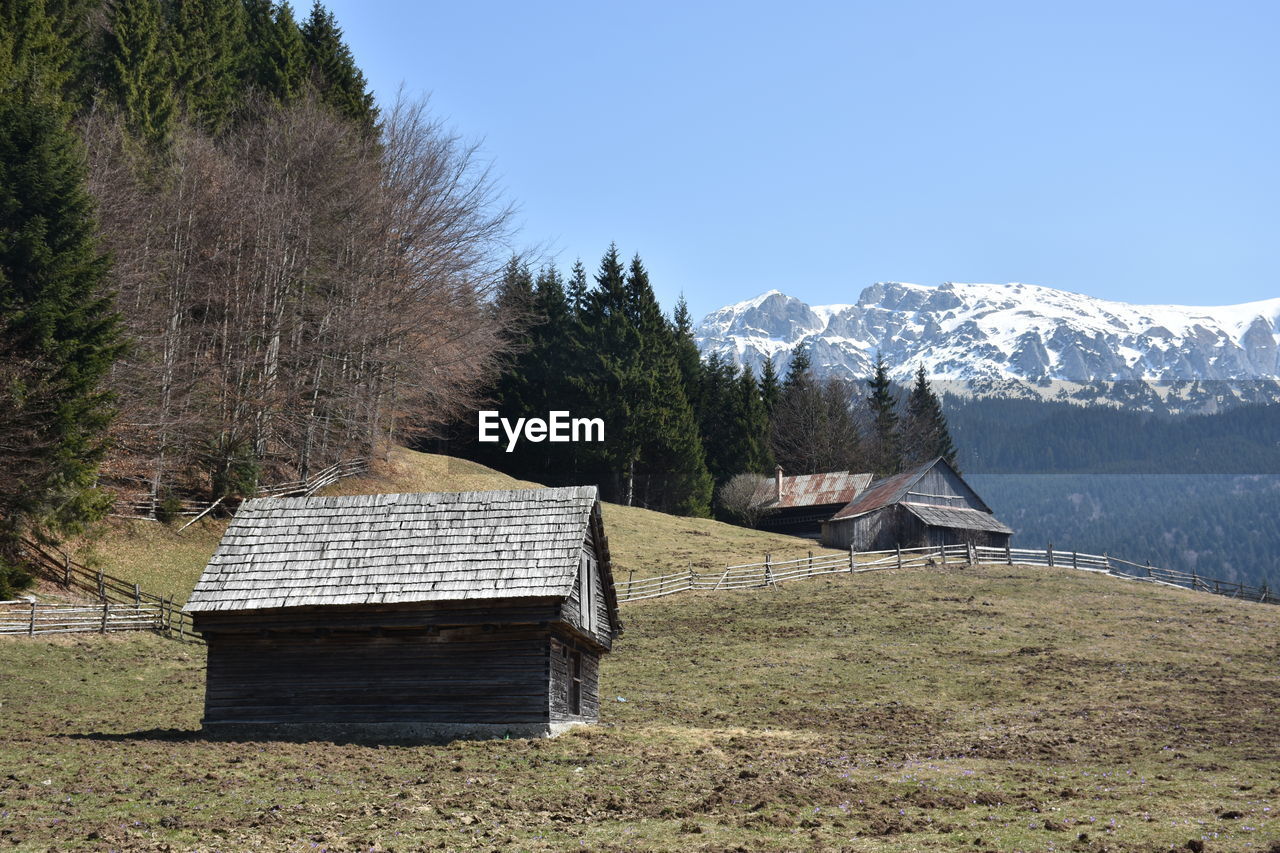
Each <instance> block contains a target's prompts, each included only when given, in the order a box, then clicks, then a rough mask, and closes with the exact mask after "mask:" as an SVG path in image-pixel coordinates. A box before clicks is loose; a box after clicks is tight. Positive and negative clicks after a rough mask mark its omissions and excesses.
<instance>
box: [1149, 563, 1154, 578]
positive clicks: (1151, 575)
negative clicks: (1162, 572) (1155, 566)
mask: <svg viewBox="0 0 1280 853" xmlns="http://www.w3.org/2000/svg"><path fill="white" fill-rule="evenodd" d="M1147 577H1149V578H1151V577H1155V575H1153V574H1152V573H1151V561H1150V560H1147Z"/></svg>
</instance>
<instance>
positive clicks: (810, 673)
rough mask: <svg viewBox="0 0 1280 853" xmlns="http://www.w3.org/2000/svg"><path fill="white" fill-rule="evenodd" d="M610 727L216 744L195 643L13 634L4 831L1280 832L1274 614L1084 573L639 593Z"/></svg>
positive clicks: (176, 845)
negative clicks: (534, 735) (490, 736)
mask: <svg viewBox="0 0 1280 853" xmlns="http://www.w3.org/2000/svg"><path fill="white" fill-rule="evenodd" d="M622 616H623V620H624V622H625V624H626V633H625V635H624V636H623V637H622V638H621V640H620V641H619V642H618V644H617V647H616V649H617V650H616V651H615V653H614V654H613V655H611V656H610V657H609V658H608V659H607V660H606V662H605V666H604V670H603V685H602V687H603V696H604V697H605V699H606V701H605V703H604V710H603V714H602V723H601V725H599V726H596V727H591V728H588V729H584V730H579V731H577V732H574V733H571V734H569V735H565V736H562V737H560V738H557V739H553V740H545V741H522V740H514V741H488V742H477V743H454V744H450V745H444V746H424V745H382V746H371V745H360V744H350V743H327V742H326V743H265V742H264V743H259V742H215V741H209V740H205V739H203V738H202V737H201V736H200V734H199V731H198V721H199V717H200V703H201V690H202V682H203V671H202V663H203V661H202V657H203V656H202V650H201V647H200V646H198V645H183V644H180V643H177V642H174V641H170V640H162V639H160V638H158V637H152V636H132V637H127V636H107V637H96V636H93V637H86V638H83V639H62V640H36V641H30V640H27V639H22V638H11V639H5V640H3V641H0V685H2V687H0V698H2V699H3V707H2V708H0V767H2V768H4V772H3V773H0V849H20V850H23V849H31V850H46V849H55V850H77V849H83V850H110V849H115V850H243V849H255V850H256V849H262V850H319V849H328V850H369V849H373V850H400V851H412V850H421V849H441V850H464V849H478V850H551V849H588V850H673V851H674V850H679V851H690V850H707V851H713V850H714V851H719V850H726V851H727V850H747V851H772V850H890V851H898V850H902V851H906V850H954V849H965V850H998V851H1010V850H1028V851H1029V850H1064V851H1067V850H1070V851H1102V850H1111V851H1154V850H1169V849H1195V848H1194V845H1193V847H1192V848H1188V847H1186V845H1187V844H1188V843H1189V842H1195V843H1197V844H1202V845H1203V849H1205V850H1209V851H1220V850H1240V851H1259V850H1262V851H1270V850H1275V851H1280V819H1277V817H1276V813H1277V812H1280V754H1278V752H1277V744H1280V676H1278V675H1277V672H1276V667H1275V662H1276V660H1277V658H1278V657H1280V608H1276V607H1268V606H1263V605H1257V604H1247V603H1241V602H1235V601H1231V600H1227V599H1223V598H1217V597H1213V596H1209V595H1203V594H1195V593H1189V592H1183V591H1177V590H1168V589H1162V588H1153V587H1150V586H1143V585H1138V584H1134V583H1129V582H1124V581H1119V580H1115V579H1111V578H1106V577H1100V576H1096V575H1091V574H1087V573H1083V572H1072V571H1071V570H1069V569H1024V568H1016V567H1015V568H1004V567H990V568H981V569H955V568H952V569H946V570H942V569H932V570H905V571H901V572H897V571H890V572H882V573H868V574H859V575H836V576H832V577H830V578H819V579H811V580H803V581H796V582H793V583H790V584H786V585H783V586H780V587H775V588H770V589H767V590H743V591H735V592H718V593H695V594H684V595H680V596H674V597H672V598H667V599H657V600H653V601H648V602H639V603H636V604H631V605H626V606H625V607H624V609H623V613H622Z"/></svg>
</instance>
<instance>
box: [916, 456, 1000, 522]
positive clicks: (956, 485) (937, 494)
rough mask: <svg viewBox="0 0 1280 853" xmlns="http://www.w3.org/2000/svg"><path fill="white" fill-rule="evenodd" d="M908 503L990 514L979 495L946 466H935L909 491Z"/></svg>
mask: <svg viewBox="0 0 1280 853" xmlns="http://www.w3.org/2000/svg"><path fill="white" fill-rule="evenodd" d="M903 500H904V501H905V502H906V503H918V504H934V505H935V506H951V507H968V508H970V509H976V510H981V511H983V512H990V509H989V508H988V507H987V505H986V504H985V503H983V502H982V498H980V497H978V493H977V492H975V491H974V490H973V489H972V488H970V486H969V484H968V483H966V482H965V481H964V480H962V479H961V478H960V477H959V476H957V475H956V474H955V473H954V472H952V471H951V470H950V469H949V468H947V467H946V466H945V465H942V464H938V465H934V466H933V467H932V468H930V469H929V470H928V471H926V472H925V473H924V475H923V476H922V477H921V478H920V479H919V480H918V481H916V483H915V485H913V486H911V488H910V489H908V491H907V494H906V497H905V498H903Z"/></svg>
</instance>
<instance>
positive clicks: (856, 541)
mask: <svg viewBox="0 0 1280 853" xmlns="http://www.w3.org/2000/svg"><path fill="white" fill-rule="evenodd" d="M967 542H973V543H974V544H975V545H986V546H988V547H995V548H1003V547H1004V546H1005V545H1007V544H1008V542H1009V534H1007V533H994V532H989V531H984V530H958V529H954V528H949V527H934V526H931V525H927V524H925V523H924V522H923V521H921V520H920V519H919V518H917V517H916V516H914V515H912V514H911V513H910V512H908V511H906V510H905V509H904V508H902V507H901V506H900V505H897V504H895V505H892V506H887V507H885V508H883V509H880V510H877V511H876V512H872V513H868V514H866V515H863V516H859V517H858V518H850V519H844V520H842V521H830V522H827V523H826V524H825V525H823V534H822V544H824V545H826V546H827V547H829V548H849V547H853V548H854V549H855V550H857V551H887V550H891V549H892V548H894V547H899V546H900V547H903V548H919V547H922V546H925V545H928V546H931V547H937V546H939V545H963V544H965V543H967Z"/></svg>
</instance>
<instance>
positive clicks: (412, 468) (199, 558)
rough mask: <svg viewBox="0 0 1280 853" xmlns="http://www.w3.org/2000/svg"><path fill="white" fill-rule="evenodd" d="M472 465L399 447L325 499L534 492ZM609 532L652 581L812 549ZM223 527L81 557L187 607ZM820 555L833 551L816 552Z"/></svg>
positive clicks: (627, 571)
mask: <svg viewBox="0 0 1280 853" xmlns="http://www.w3.org/2000/svg"><path fill="white" fill-rule="evenodd" d="M537 485H538V484H537V483H530V482H527V481H525V480H516V479H514V478H512V477H508V476H507V475H506V474H502V473H500V472H498V471H494V470H493V469H492V468H486V467H485V466H483V465H479V464H477V463H475V462H468V461H466V460H464V459H456V458H453V457H451V456H440V455H437V454H431V453H416V452H414V451H412V450H406V449H404V448H396V449H395V450H394V451H393V452H392V454H391V456H390V458H389V459H380V460H378V461H377V462H375V464H374V466H373V471H372V472H371V473H370V475H369V476H366V477H354V478H351V479H347V480H343V481H341V482H339V483H335V484H334V485H333V486H331V487H329V489H328V490H326V491H325V492H322V494H334V495H363V494H371V493H392V492H457V491H483V490H488V489H512V488H534V487H537ZM604 516H605V526H606V529H607V530H608V532H609V544H610V547H611V549H612V552H613V560H614V574H615V576H616V577H617V579H618V580H620V581H625V580H626V579H627V578H628V577H631V576H632V574H633V573H634V576H635V577H637V578H643V577H652V576H654V575H660V574H669V573H671V572H676V571H681V570H684V569H687V568H689V567H690V566H691V565H692V566H693V568H695V569H698V570H701V571H705V570H710V569H714V568H718V567H724V566H727V565H732V564H735V563H743V562H757V561H759V560H761V559H763V557H764V554H765V553H766V552H773V553H775V554H777V555H781V556H784V557H787V558H791V557H800V556H804V554H805V553H806V551H807V550H808V549H809V548H812V547H814V546H813V545H812V543H810V542H808V541H807V540H803V539H796V538H794V537H791V536H776V535H773V534H770V533H762V532H760V531H756V530H745V529H743V528H741V527H734V526H733V525H729V524H721V523H720V522H716V521H711V520H709V519H700V518H677V517H675V516H670V515H663V514H662V513H658V512H650V511H649V510H644V509H638V508H635V507H624V506H616V505H614V504H606V505H605V507H604ZM226 526H227V523H226V522H225V521H207V522H205V521H202V522H199V523H197V524H196V525H193V526H192V527H190V528H188V529H187V530H186V531H184V532H182V533H178V532H177V531H176V529H175V528H170V527H166V526H164V525H160V524H156V523H154V522H147V521H121V520H116V521H112V522H111V524H110V525H109V526H108V528H107V530H106V532H105V534H104V535H103V536H102V537H101V538H100V539H99V540H98V541H97V542H95V543H94V544H93V545H91V546H85V547H83V548H81V549H80V550H79V552H78V554H77V556H78V557H79V558H81V559H84V560H89V561H90V562H92V563H93V564H94V565H95V566H101V567H102V569H103V570H104V571H106V572H108V573H110V574H113V575H116V576H117V577H121V578H126V579H128V580H131V581H134V582H136V583H138V584H140V585H141V586H142V588H143V589H144V590H147V591H149V592H152V593H154V594H156V595H172V596H174V598H175V600H177V601H185V600H186V598H187V595H188V593H190V592H191V588H192V587H193V586H194V585H195V582H196V580H197V579H198V578H199V577H200V573H201V572H202V571H203V570H204V567H205V564H206V563H208V561H209V557H210V556H211V555H212V554H213V551H214V549H215V548H216V547H217V545H218V540H219V539H220V538H221V537H222V533H223V531H224V530H226ZM815 553H830V552H828V551H826V550H823V549H815Z"/></svg>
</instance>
